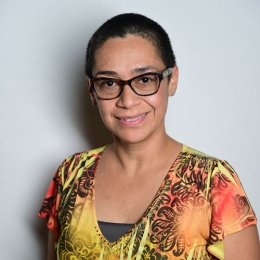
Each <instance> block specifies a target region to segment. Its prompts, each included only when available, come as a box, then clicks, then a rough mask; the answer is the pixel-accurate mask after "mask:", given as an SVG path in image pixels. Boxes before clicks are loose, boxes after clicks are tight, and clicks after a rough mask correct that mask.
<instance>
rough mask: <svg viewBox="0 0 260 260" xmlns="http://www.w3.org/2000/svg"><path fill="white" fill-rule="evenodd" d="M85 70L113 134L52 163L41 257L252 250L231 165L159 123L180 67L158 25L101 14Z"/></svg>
mask: <svg viewBox="0 0 260 260" xmlns="http://www.w3.org/2000/svg"><path fill="white" fill-rule="evenodd" d="M86 77H87V82H88V86H89V91H90V96H91V100H92V103H93V105H97V107H98V109H99V112H100V115H101V118H102V120H103V122H104V124H105V126H106V127H107V128H108V129H109V130H110V131H111V133H112V135H113V137H114V139H113V143H112V144H110V145H107V146H104V147H101V148H98V149H94V150H90V151H87V152H82V153H77V154H74V155H73V156H70V157H68V158H66V159H65V160H64V162H63V163H62V164H61V166H60V167H59V169H58V171H57V173H56V175H55V177H54V179H53V181H52V183H51V185H50V187H49V189H48V192H47V195H46V197H45V201H44V204H43V206H42V209H41V211H40V213H39V216H40V217H42V218H45V219H47V220H48V227H49V229H50V230H51V231H50V248H49V259H223V257H224V256H223V255H225V259H227V260H229V259H236V260H239V259H250V260H255V259H260V258H259V257H260V254H259V240H258V234H257V229H256V217H255V215H254V212H253V210H252V208H251V206H250V204H249V202H248V200H247V198H246V195H245V193H244V191H243V189H242V186H241V184H240V182H239V179H238V177H237V175H236V173H235V172H234V170H233V169H232V168H231V166H230V165H229V164H228V163H227V162H226V161H222V160H218V159H216V158H214V157H210V156H207V155H205V154H203V153H201V152H198V151H196V150H194V149H192V148H190V147H188V146H186V145H183V144H181V143H179V142H177V141H176V140H174V139H172V138H171V137H169V136H168V135H167V133H166V131H165V124H164V119H165V113H166V110H167V102H168V97H169V96H172V95H174V93H175V91H176V88H177V82H178V67H177V65H176V61H175V56H174V53H173V51H172V47H171V44H170V40H169V37H168V35H167V33H166V32H165V31H164V30H163V29H162V27H161V26H160V25H158V24H157V23H155V22H154V21H152V20H150V19H149V18H147V17H145V16H142V15H138V14H122V15H118V16H115V17H113V18H112V19H110V20H108V21H107V22H106V23H104V24H103V25H102V26H101V27H100V28H99V29H98V30H97V31H96V32H95V34H94V35H93V36H92V38H91V39H90V41H89V44H88V48H87V56H86ZM54 245H55V247H54ZM54 248H55V249H54Z"/></svg>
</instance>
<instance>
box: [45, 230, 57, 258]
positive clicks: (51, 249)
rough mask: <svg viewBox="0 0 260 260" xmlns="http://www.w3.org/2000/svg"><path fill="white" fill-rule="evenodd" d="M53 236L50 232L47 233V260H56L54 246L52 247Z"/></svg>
mask: <svg viewBox="0 0 260 260" xmlns="http://www.w3.org/2000/svg"><path fill="white" fill-rule="evenodd" d="M54 244H55V242H54V234H53V232H52V231H49V236H48V253H47V260H56V259H57V258H56V254H55V246H54Z"/></svg>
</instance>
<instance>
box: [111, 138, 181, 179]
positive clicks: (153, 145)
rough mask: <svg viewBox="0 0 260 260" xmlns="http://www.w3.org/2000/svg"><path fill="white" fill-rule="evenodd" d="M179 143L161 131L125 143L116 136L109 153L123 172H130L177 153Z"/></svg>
mask: <svg viewBox="0 0 260 260" xmlns="http://www.w3.org/2000/svg"><path fill="white" fill-rule="evenodd" d="M180 146H181V145H180V144H179V143H178V142H176V141H175V140H173V139H172V138H171V137H169V136H168V135H167V134H166V133H163V134H161V135H159V136H157V137H156V138H155V137H154V138H150V139H148V140H144V141H142V142H138V143H126V142H124V141H122V140H120V139H118V138H115V139H114V143H113V144H112V145H111V146H110V147H109V150H110V152H111V153H110V154H112V156H114V157H115V158H116V161H117V162H118V163H119V165H120V167H121V168H122V169H123V170H124V172H125V173H129V174H132V173H134V172H137V169H139V170H140V168H146V169H147V167H148V168H149V167H154V166H155V164H156V163H157V162H158V163H160V162H162V161H164V160H165V159H166V157H167V156H166V155H167V154H168V155H169V154H170V155H171V154H173V153H174V152H176V153H178V152H179V151H178V150H180Z"/></svg>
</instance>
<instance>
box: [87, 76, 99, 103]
mask: <svg viewBox="0 0 260 260" xmlns="http://www.w3.org/2000/svg"><path fill="white" fill-rule="evenodd" d="M86 83H87V87H88V92H89V95H90V99H91V104H92V106H96V105H97V101H96V98H95V96H94V93H93V90H91V84H90V78H89V77H88V76H86Z"/></svg>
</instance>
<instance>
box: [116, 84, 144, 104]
mask: <svg viewBox="0 0 260 260" xmlns="http://www.w3.org/2000/svg"><path fill="white" fill-rule="evenodd" d="M140 100H141V97H140V96H138V95H137V94H135V92H134V91H133V90H132V89H131V87H130V86H129V84H125V85H124V87H123V91H122V93H121V95H120V96H119V97H118V100H117V106H118V107H122V108H131V107H133V106H136V105H138V104H139V103H140Z"/></svg>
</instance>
